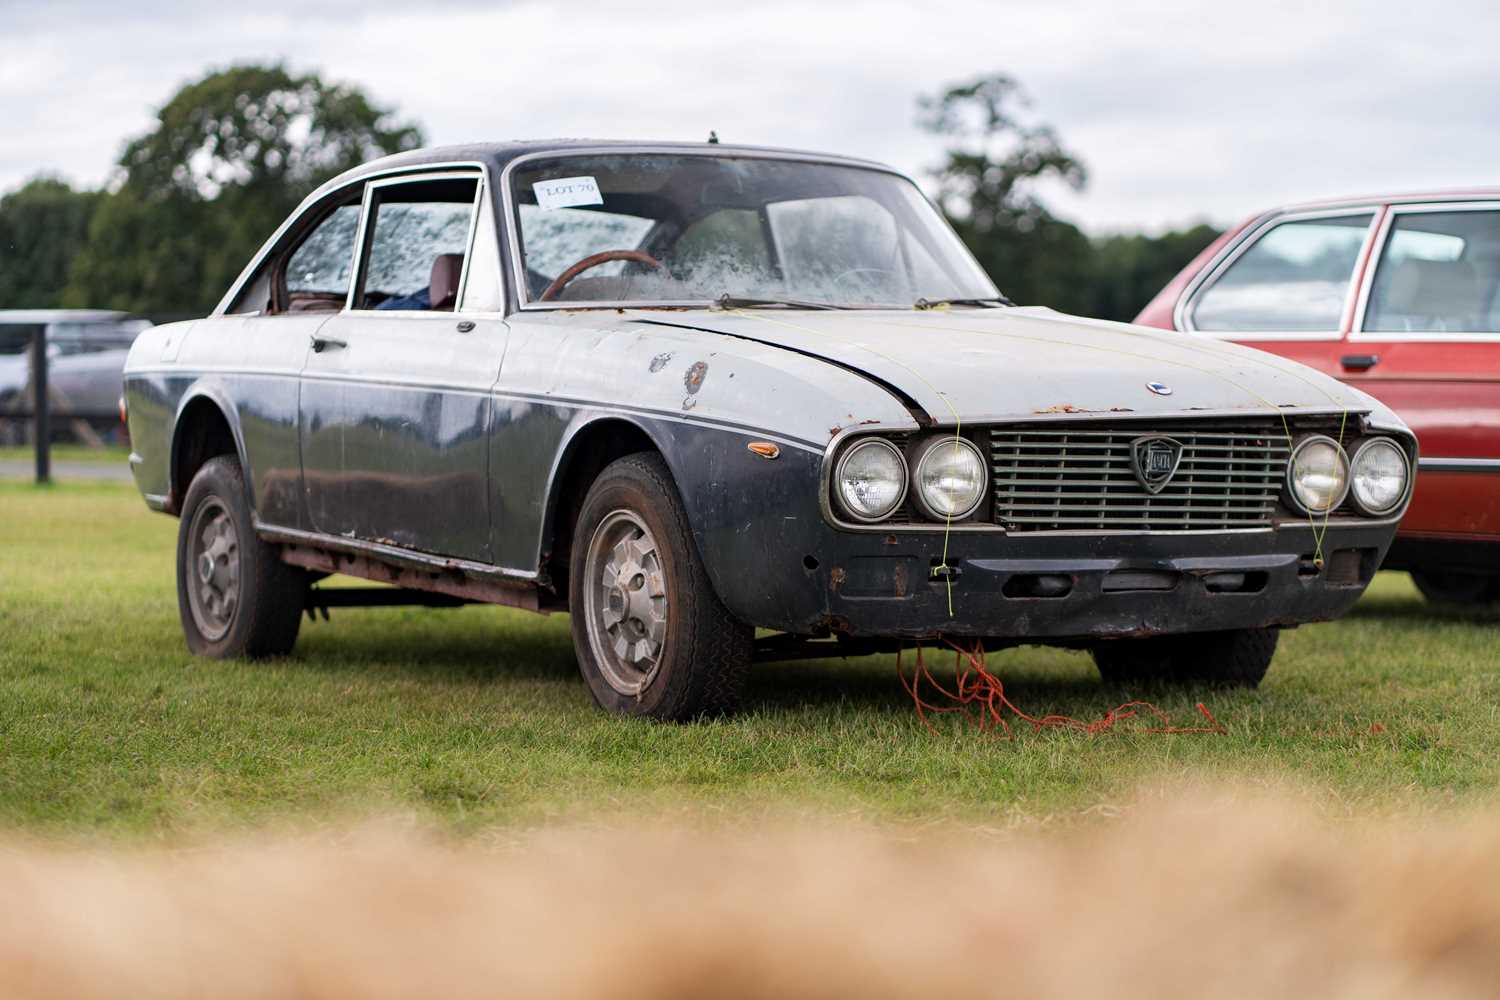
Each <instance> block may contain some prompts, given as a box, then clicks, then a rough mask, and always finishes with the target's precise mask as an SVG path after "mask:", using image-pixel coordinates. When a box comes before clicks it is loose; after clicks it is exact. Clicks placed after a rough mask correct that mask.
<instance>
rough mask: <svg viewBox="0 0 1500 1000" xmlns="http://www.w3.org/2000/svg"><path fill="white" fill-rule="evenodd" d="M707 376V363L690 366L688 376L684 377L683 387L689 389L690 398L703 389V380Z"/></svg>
mask: <svg viewBox="0 0 1500 1000" xmlns="http://www.w3.org/2000/svg"><path fill="white" fill-rule="evenodd" d="M706 375H708V363H707V362H704V361H694V362H693V363H692V364H691V365H689V366H688V370H687V374H686V375H684V376H682V385H683V388H685V389H687V391H688V395H689V396H691V395H692V394H693V393H695V392H697V391H698V390H699V389H701V388H703V379H704V377H705V376H706Z"/></svg>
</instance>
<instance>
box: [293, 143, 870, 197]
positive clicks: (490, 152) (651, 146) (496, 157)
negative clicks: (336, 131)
mask: <svg viewBox="0 0 1500 1000" xmlns="http://www.w3.org/2000/svg"><path fill="white" fill-rule="evenodd" d="M586 150H588V151H593V150H598V151H603V152H610V151H618V152H631V151H636V150H650V151H651V152H661V153H674V152H681V153H697V154H704V153H713V154H716V155H720V156H736V155H738V156H771V157H786V158H790V159H806V160H816V161H819V162H823V163H840V164H845V165H848V166H856V167H873V168H876V169H879V170H885V171H890V172H893V173H894V172H896V171H894V170H893V168H891V167H889V166H887V165H885V164H883V163H878V162H876V161H874V160H865V159H860V158H858V157H852V156H838V155H835V154H832V153H819V152H815V151H812V150H805V149H786V148H783V147H779V146H750V145H731V144H728V143H719V142H711V143H710V142H662V141H658V140H648V139H517V140H511V141H507V142H479V143H469V144H465V145H458V146H429V147H425V148H423V149H413V150H408V151H407V152H404V153H393V154H391V155H390V156H382V157H381V158H380V159H378V160H371V161H370V162H369V163H363V164H360V165H359V166H357V167H354V168H353V169H351V170H346V171H345V172H344V173H342V174H340V175H339V176H337V177H335V178H334V179H333V180H331V181H329V182H328V183H327V184H324V185H323V186H322V188H320V189H319V191H320V192H321V191H324V190H327V189H330V188H335V187H340V186H342V185H344V184H347V183H348V182H350V181H353V180H358V179H359V178H360V177H363V176H366V175H368V174H377V173H384V172H386V171H390V170H393V169H400V168H402V167H420V166H422V165H424V164H429V163H455V162H478V163H483V164H485V165H486V166H488V167H490V168H491V169H492V170H495V171H499V170H503V169H504V168H505V167H506V166H507V165H508V164H509V163H511V161H513V160H516V159H519V158H520V157H523V156H530V155H532V154H534V153H559V154H564V153H570V152H582V151H586Z"/></svg>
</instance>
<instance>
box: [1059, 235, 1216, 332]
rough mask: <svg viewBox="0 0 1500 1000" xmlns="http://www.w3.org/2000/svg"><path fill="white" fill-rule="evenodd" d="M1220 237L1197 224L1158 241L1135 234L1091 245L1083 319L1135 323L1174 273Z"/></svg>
mask: <svg viewBox="0 0 1500 1000" xmlns="http://www.w3.org/2000/svg"><path fill="white" fill-rule="evenodd" d="M1218 237H1219V230H1217V229H1215V228H1214V227H1213V226H1210V225H1207V224H1205V223H1200V224H1198V225H1196V226H1193V227H1191V228H1189V229H1180V230H1173V231H1172V232H1168V233H1163V234H1162V235H1160V236H1145V235H1142V234H1139V233H1135V234H1121V235H1115V236H1105V237H1102V238H1099V239H1096V240H1094V262H1093V267H1092V279H1093V280H1092V285H1091V292H1090V295H1091V301H1090V303H1089V306H1088V308H1087V310H1086V311H1087V314H1088V315H1090V316H1098V317H1101V318H1103V319H1118V320H1125V321H1129V320H1132V319H1134V318H1135V317H1136V315H1137V314H1138V313H1139V312H1140V311H1141V310H1142V309H1144V308H1145V306H1146V303H1147V302H1150V301H1151V299H1152V297H1153V296H1155V295H1156V293H1157V292H1159V291H1161V289H1162V287H1163V286H1164V285H1166V283H1167V282H1169V281H1171V280H1172V279H1173V278H1174V277H1176V276H1177V272H1179V271H1181V270H1182V269H1183V268H1184V267H1186V266H1187V264H1188V262H1189V261H1191V260H1192V259H1193V258H1194V257H1196V256H1198V254H1199V253H1200V252H1201V251H1202V250H1203V248H1204V247H1206V246H1208V245H1209V244H1210V243H1212V242H1213V241H1214V240H1216V239H1218Z"/></svg>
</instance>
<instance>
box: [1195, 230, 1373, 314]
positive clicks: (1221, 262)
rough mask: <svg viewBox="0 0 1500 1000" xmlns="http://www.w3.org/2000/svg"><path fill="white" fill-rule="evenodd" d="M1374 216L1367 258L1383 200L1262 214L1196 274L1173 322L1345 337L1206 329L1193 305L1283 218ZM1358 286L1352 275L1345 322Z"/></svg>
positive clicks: (1368, 233) (1342, 311)
mask: <svg viewBox="0 0 1500 1000" xmlns="http://www.w3.org/2000/svg"><path fill="white" fill-rule="evenodd" d="M1366 214H1368V215H1369V216H1370V225H1369V226H1368V227H1367V228H1366V229H1365V239H1364V242H1363V243H1361V244H1360V253H1359V257H1360V258H1363V257H1364V255H1365V254H1366V252H1367V251H1368V250H1369V248H1370V240H1371V237H1372V234H1373V231H1374V229H1375V222H1376V219H1377V218H1379V215H1380V204H1379V203H1378V202H1377V203H1374V204H1371V205H1369V206H1355V207H1351V208H1340V209H1324V210H1317V209H1308V210H1303V211H1292V212H1270V213H1268V214H1266V215H1263V216H1261V217H1260V218H1259V219H1257V220H1256V221H1255V222H1253V223H1251V224H1250V225H1248V226H1246V227H1245V229H1244V231H1243V232H1242V233H1240V235H1239V236H1238V237H1237V238H1236V239H1234V240H1233V241H1231V242H1230V243H1229V245H1228V246H1226V247H1224V248H1223V249H1222V250H1220V251H1219V253H1218V255H1217V256H1215V257H1214V259H1213V260H1212V261H1210V262H1209V265H1208V266H1207V267H1205V268H1203V269H1202V270H1201V271H1199V272H1198V273H1197V274H1196V275H1194V276H1193V280H1192V281H1191V282H1189V283H1188V286H1187V288H1185V289H1183V292H1182V294H1181V295H1180V296H1178V298H1177V304H1176V305H1175V306H1173V307H1172V325H1173V326H1175V327H1176V328H1177V329H1179V330H1182V331H1185V332H1188V333H1197V334H1200V335H1202V336H1205V337H1214V338H1217V339H1221V340H1329V341H1336V340H1341V339H1343V330H1342V329H1335V330H1331V331H1327V332H1324V331H1307V330H1211V331H1202V330H1199V329H1198V328H1197V326H1196V325H1194V324H1193V321H1192V307H1193V306H1194V305H1196V304H1197V300H1198V298H1199V297H1200V296H1201V295H1202V294H1203V293H1204V292H1206V291H1207V290H1208V289H1209V288H1210V287H1211V286H1212V285H1213V283H1214V282H1216V281H1218V279H1219V278H1220V277H1221V276H1222V275H1223V273H1224V272H1225V271H1227V270H1228V269H1229V268H1230V266H1231V265H1233V264H1234V262H1235V261H1236V260H1238V259H1239V258H1240V256H1241V255H1242V254H1244V253H1245V252H1246V251H1248V250H1249V249H1250V248H1251V247H1252V246H1254V245H1255V244H1256V243H1257V242H1259V241H1260V238H1261V237H1262V236H1264V235H1265V234H1266V233H1267V232H1269V231H1270V230H1271V229H1273V228H1275V227H1276V226H1279V225H1281V224H1282V223H1283V222H1301V221H1305V220H1308V219H1337V218H1346V217H1348V216H1351V215H1366ZM1357 295H1358V289H1356V288H1355V287H1354V274H1353V272H1351V273H1350V275H1349V288H1348V289H1347V290H1346V291H1345V293H1344V305H1343V307H1342V308H1341V309H1340V311H1339V323H1340V325H1341V326H1342V324H1343V321H1344V317H1345V316H1346V315H1348V314H1349V310H1350V307H1351V305H1352V304H1353V303H1354V302H1355V301H1356V297H1357Z"/></svg>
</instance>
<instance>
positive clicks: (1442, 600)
mask: <svg viewBox="0 0 1500 1000" xmlns="http://www.w3.org/2000/svg"><path fill="white" fill-rule="evenodd" d="M1411 581H1412V583H1415V584H1416V585H1417V589H1418V590H1419V591H1421V592H1422V596H1423V597H1425V598H1427V602H1428V603H1429V604H1437V605H1447V606H1449V607H1456V608H1473V607H1483V606H1485V605H1487V604H1493V603H1494V602H1495V601H1500V576H1491V575H1487V574H1483V573H1455V572H1453V571H1451V570H1420V569H1414V570H1412V571H1411Z"/></svg>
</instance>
